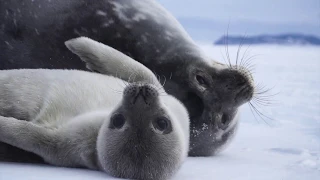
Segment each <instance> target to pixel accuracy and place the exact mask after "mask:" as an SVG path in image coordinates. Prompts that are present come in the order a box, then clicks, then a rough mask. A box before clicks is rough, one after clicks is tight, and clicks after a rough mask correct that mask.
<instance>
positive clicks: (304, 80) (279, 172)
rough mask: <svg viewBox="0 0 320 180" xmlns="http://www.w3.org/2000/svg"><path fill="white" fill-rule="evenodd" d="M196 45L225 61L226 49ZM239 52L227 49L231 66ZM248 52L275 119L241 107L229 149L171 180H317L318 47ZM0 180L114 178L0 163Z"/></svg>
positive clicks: (193, 161)
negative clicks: (264, 86) (263, 116)
mask: <svg viewBox="0 0 320 180" xmlns="http://www.w3.org/2000/svg"><path fill="white" fill-rule="evenodd" d="M199 44H200V45H201V48H202V49H203V50H204V51H205V52H206V53H207V54H209V55H210V56H211V57H212V58H214V59H217V60H221V61H222V62H223V58H222V55H225V53H224V52H225V51H224V46H212V45H210V44H201V43H199ZM237 48H238V47H237V46H231V47H229V53H230V55H231V57H232V59H233V60H232V62H235V60H234V58H235V56H236V50H237ZM246 48H247V46H245V47H243V48H242V49H243V50H245V49H246ZM249 51H250V53H249V54H250V55H257V54H259V56H257V57H256V59H254V60H253V64H255V65H256V70H255V74H254V77H255V81H256V82H261V83H263V84H264V85H266V86H267V87H274V88H273V90H272V93H279V94H277V95H276V96H272V97H270V98H269V100H270V101H271V100H272V101H273V102H274V103H273V104H271V105H270V106H266V107H263V109H264V112H265V113H266V114H267V115H268V116H270V117H272V118H273V120H270V119H265V121H263V120H261V119H259V118H256V119H255V118H254V116H253V115H252V113H251V111H250V109H249V107H248V106H247V105H244V106H243V107H242V108H241V114H240V115H241V117H240V126H239V130H238V132H237V135H236V137H235V139H234V140H233V141H232V142H231V144H230V145H229V146H228V147H227V149H226V150H225V151H223V152H222V153H221V154H219V155H217V156H213V157H201V158H200V157H197V158H191V157H189V158H188V159H187V160H186V162H185V163H184V164H183V166H182V167H181V169H180V170H179V171H178V173H177V174H176V175H175V176H174V179H178V180H189V179H204V180H205V179H219V180H230V179H234V180H251V179H252V180H257V179H258V180H271V179H279V180H280V179H281V180H305V179H320V91H319V89H320V47H314V46H250V47H249ZM272 93H271V94H272ZM2 179H24V180H29V179H30V180H31V179H32V180H38V179H39V180H40V179H60V180H64V179H92V180H96V179H97V180H98V179H104V180H105V179H116V178H112V177H110V176H108V175H106V174H105V173H102V172H96V171H91V170H84V169H71V168H61V167H51V166H37V165H24V164H13V163H0V180H2Z"/></svg>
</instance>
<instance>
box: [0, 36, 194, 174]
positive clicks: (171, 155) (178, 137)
mask: <svg viewBox="0 0 320 180" xmlns="http://www.w3.org/2000/svg"><path fill="white" fill-rule="evenodd" d="M80 41H82V42H83V41H87V42H88V43H82V42H80ZM79 42H80V43H79ZM90 43H92V44H93V46H94V47H95V49H94V51H95V52H89V51H90V50H92V49H90V48H87V47H85V46H86V45H88V46H89V45H90ZM66 44H67V46H68V47H69V48H70V49H71V51H73V52H74V53H76V54H77V53H79V52H80V53H85V54H94V55H95V56H96V57H99V59H97V60H98V61H100V62H101V61H103V59H104V58H106V59H108V58H109V55H106V54H109V52H112V53H114V52H116V51H115V50H113V49H111V50H110V48H109V47H103V48H101V49H99V46H101V44H98V43H95V42H93V41H90V40H87V39H81V38H80V39H75V40H72V41H68V42H67V43H66ZM99 51H100V52H99ZM101 51H103V52H101ZM111 56H116V57H118V58H119V61H118V63H120V62H121V61H122V60H124V59H128V58H129V57H127V56H125V55H123V54H121V53H118V54H116V55H115V54H113V55H111ZM129 59H130V58H129ZM86 60H87V61H88V59H86ZM132 62H134V64H132V66H131V68H134V70H135V71H139V72H137V73H138V74H137V76H140V77H141V79H143V81H139V82H133V83H127V82H124V81H122V80H120V79H118V78H116V77H113V76H107V75H102V74H98V73H92V72H87V71H79V70H48V69H19V70H1V71H0V84H1V86H0V141H1V142H5V143H8V144H10V145H12V146H16V147H18V148H21V149H23V150H26V151H29V152H32V153H35V154H37V155H39V156H41V157H42V158H43V159H44V160H45V161H46V162H47V163H49V164H52V165H56V166H64V167H85V168H89V169H94V170H101V171H104V172H106V173H108V174H109V175H112V176H115V177H121V178H130V179H156V180H160V179H168V178H170V177H172V176H173V175H174V173H175V172H176V171H177V170H178V169H179V167H180V166H181V164H182V162H183V160H184V159H185V158H186V157H187V155H188V146H189V117H188V112H187V109H186V108H185V107H184V106H183V104H182V103H180V101H178V100H177V99H176V98H174V97H173V96H171V95H168V94H166V93H165V92H164V91H161V89H162V87H161V85H160V84H159V82H157V81H156V77H155V76H154V75H153V74H152V72H151V71H149V70H148V69H147V68H145V67H143V66H142V65H141V64H139V63H138V62H136V61H133V60H132ZM87 63H95V60H94V59H91V60H90V62H87ZM114 63H117V62H116V61H115V62H114ZM109 64H110V65H114V64H112V62H111V63H110V62H109ZM117 66H119V65H117ZM141 67H142V68H141ZM118 69H120V71H121V70H122V69H121V67H119V68H118ZM126 71H127V70H126ZM139 73H140V74H139ZM66 77H68V78H66ZM124 84H126V85H125V86H124ZM162 90H163V89H162ZM3 114H12V115H13V117H4V116H2V115H3ZM79 142H80V143H79Z"/></svg>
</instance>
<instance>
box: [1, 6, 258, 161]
mask: <svg viewBox="0 0 320 180" xmlns="http://www.w3.org/2000/svg"><path fill="white" fill-rule="evenodd" d="M0 21H1V23H2V24H1V26H0V48H1V53H0V59H1V62H0V69H15V68H56V69H60V68H61V69H82V70H85V69H86V67H85V64H84V63H82V62H81V61H80V60H79V58H78V57H77V56H75V55H74V54H72V53H71V52H69V51H68V49H67V48H66V47H65V46H64V45H63V42H64V41H66V40H68V39H72V38H76V37H78V36H86V37H89V38H92V39H94V40H97V41H99V42H102V43H104V44H107V45H109V46H111V47H113V48H115V49H117V50H119V51H121V52H123V53H125V54H126V55H128V56H130V57H132V58H133V59H135V60H137V61H139V62H141V63H142V64H143V65H145V66H146V67H148V68H149V69H150V70H152V71H153V72H154V73H155V74H157V75H158V76H159V77H161V78H162V81H164V79H166V83H165V84H164V87H165V89H166V91H167V92H168V93H169V94H171V95H173V96H175V97H176V98H178V99H179V100H180V101H182V102H183V104H184V105H185V106H186V107H187V109H188V112H189V114H190V118H191V128H190V132H191V135H190V150H189V155H190V156H210V155H213V154H215V153H218V152H219V151H221V149H222V148H223V147H225V145H226V144H227V142H229V141H230V140H231V139H232V137H233V135H234V133H235V131H236V129H237V124H238V121H237V118H236V115H237V111H238V108H239V106H241V105H242V104H244V103H246V102H248V101H249V100H251V98H252V96H253V92H254V86H253V80H252V78H251V76H250V73H248V71H246V70H245V68H242V67H239V66H231V65H230V66H229V65H225V64H221V63H218V62H216V61H214V60H213V59H211V58H210V57H208V56H206V55H205V54H204V53H203V52H202V51H201V50H200V48H199V47H198V46H197V45H196V43H195V42H194V41H193V40H192V39H191V38H190V36H189V35H188V34H187V33H186V31H185V30H184V29H183V27H182V26H181V25H180V24H179V23H178V22H177V20H176V19H175V18H174V17H173V16H172V15H171V14H170V13H169V12H168V11H166V10H165V9H164V8H163V7H162V6H161V5H160V4H159V3H157V2H156V1H153V0H139V1H136V0H100V1H89V0H69V1H65V0H54V1H50V0H48V1H40V0H34V1H20V0H7V1H1V2H0Z"/></svg>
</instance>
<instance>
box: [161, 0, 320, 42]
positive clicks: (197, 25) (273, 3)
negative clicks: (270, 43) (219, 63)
mask: <svg viewBox="0 0 320 180" xmlns="http://www.w3.org/2000/svg"><path fill="white" fill-rule="evenodd" d="M158 1H159V2H160V3H161V4H162V5H163V6H164V7H165V8H166V9H168V10H169V11H170V12H171V13H172V14H173V15H174V16H175V17H176V18H177V19H178V20H179V22H180V23H181V24H182V25H183V27H184V28H185V29H186V30H187V31H188V33H190V35H191V36H192V37H193V38H194V39H195V40H196V41H201V42H215V41H216V40H218V39H219V38H220V37H221V36H223V35H224V34H225V33H226V32H227V30H228V24H229V30H228V31H229V34H230V35H239V36H243V35H245V34H247V35H264V34H269V35H279V34H288V33H290V34H293V33H294V34H303V35H316V36H318V37H319V36H320V0H254V1H252V0H158Z"/></svg>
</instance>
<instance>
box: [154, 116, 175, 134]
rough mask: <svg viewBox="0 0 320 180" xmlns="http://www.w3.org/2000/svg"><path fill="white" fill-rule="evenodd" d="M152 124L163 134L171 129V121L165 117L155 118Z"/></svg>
mask: <svg viewBox="0 0 320 180" xmlns="http://www.w3.org/2000/svg"><path fill="white" fill-rule="evenodd" d="M153 126H154V128H155V129H157V130H158V131H160V132H162V133H164V134H167V133H170V132H171V131H172V128H171V122H170V120H169V119H168V118H166V117H161V118H157V119H156V120H155V121H154V122H153Z"/></svg>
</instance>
